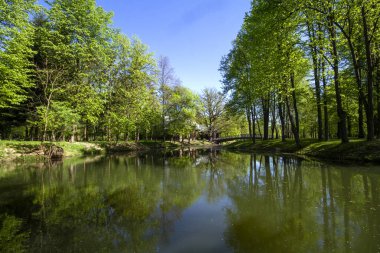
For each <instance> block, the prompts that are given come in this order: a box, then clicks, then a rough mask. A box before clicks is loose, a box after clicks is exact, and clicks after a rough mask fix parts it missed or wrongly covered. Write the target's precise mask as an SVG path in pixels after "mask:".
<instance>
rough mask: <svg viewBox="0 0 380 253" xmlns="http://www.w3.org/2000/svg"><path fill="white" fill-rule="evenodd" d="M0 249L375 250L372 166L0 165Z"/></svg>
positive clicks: (240, 158)
mask: <svg viewBox="0 0 380 253" xmlns="http://www.w3.org/2000/svg"><path fill="white" fill-rule="evenodd" d="M0 221H1V223H2V227H1V230H0V239H1V240H0V251H1V252H22V251H23V250H24V251H26V252H144V253H145V252H218V253H219V252H380V167H378V166H362V165H358V166H355V165H350V164H343V165H339V164H332V165H331V164H326V163H321V162H317V161H310V160H304V159H301V158H295V157H287V156H277V155H260V154H245V153H232V152H228V151H224V150H200V149H198V150H177V151H172V152H167V153H165V154H164V153H160V152H156V153H135V154H130V155H112V156H103V157H102V156H100V157H87V158H80V159H79V158H77V159H65V160H64V161H63V162H48V161H46V162H39V163H37V162H13V163H3V164H2V165H0Z"/></svg>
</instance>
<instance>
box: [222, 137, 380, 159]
mask: <svg viewBox="0 0 380 253" xmlns="http://www.w3.org/2000/svg"><path fill="white" fill-rule="evenodd" d="M224 147H226V148H227V149H235V150H245V151H260V152H275V153H292V154H297V155H306V156H310V157H315V158H319V159H324V160H334V161H358V162H376V163H378V162H380V141H379V140H375V141H371V142H368V141H366V140H364V139H352V140H350V142H349V143H341V141H340V140H331V141H322V142H319V141H317V140H314V139H305V140H302V141H301V147H297V146H296V145H295V143H294V141H293V140H286V142H281V140H268V141H261V140H258V141H257V143H256V144H253V143H252V142H251V141H236V142H232V143H228V144H225V145H224Z"/></svg>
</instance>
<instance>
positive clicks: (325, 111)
mask: <svg viewBox="0 0 380 253" xmlns="http://www.w3.org/2000/svg"><path fill="white" fill-rule="evenodd" d="M325 71H326V68H325V61H324V60H323V59H322V83H323V114H324V130H325V133H324V137H325V138H324V139H325V141H328V140H329V139H330V133H329V132H330V129H329V112H328V108H327V80H326V72H325Z"/></svg>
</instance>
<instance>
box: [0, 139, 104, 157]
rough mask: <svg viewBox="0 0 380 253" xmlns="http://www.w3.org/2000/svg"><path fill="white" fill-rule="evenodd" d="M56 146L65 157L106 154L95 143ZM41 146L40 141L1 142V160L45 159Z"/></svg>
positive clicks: (58, 144)
mask: <svg viewBox="0 0 380 253" xmlns="http://www.w3.org/2000/svg"><path fill="white" fill-rule="evenodd" d="M47 144H50V143H47ZM54 144H55V145H57V146H59V147H61V148H63V150H64V156H65V157H73V156H82V155H87V154H99V153H102V152H104V148H103V147H101V146H100V145H98V144H95V143H86V142H74V143H70V142H54ZM41 145H42V143H41V142H40V141H0V160H12V159H17V158H32V157H36V158H38V157H41V158H43V157H44V152H43V148H42V147H41Z"/></svg>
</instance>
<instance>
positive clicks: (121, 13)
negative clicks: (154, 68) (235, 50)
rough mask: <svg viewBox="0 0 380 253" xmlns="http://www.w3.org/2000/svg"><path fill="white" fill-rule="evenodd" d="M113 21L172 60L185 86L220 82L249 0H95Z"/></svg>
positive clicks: (247, 9)
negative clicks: (223, 61)
mask: <svg viewBox="0 0 380 253" xmlns="http://www.w3.org/2000/svg"><path fill="white" fill-rule="evenodd" d="M97 3H98V5H100V6H102V7H103V8H104V9H105V10H107V11H112V12H114V18H113V20H114V26H115V27H116V28H119V29H121V31H122V32H123V33H124V34H126V35H128V36H132V35H136V36H138V37H139V38H140V39H141V40H142V41H143V42H144V43H145V44H147V45H148V46H149V48H150V51H152V52H154V53H155V56H156V57H157V58H158V56H160V55H163V56H167V57H169V59H170V63H171V65H172V67H173V68H174V69H175V72H176V75H177V76H178V77H179V78H180V79H181V80H182V83H183V85H185V86H187V87H189V88H191V89H192V90H194V91H196V92H200V91H201V90H202V89H203V88H205V87H217V88H219V87H221V84H220V79H221V76H220V74H219V71H218V68H219V63H220V60H221V58H222V56H223V55H225V54H227V53H228V51H229V50H230V48H231V42H232V40H234V38H235V37H236V34H237V32H238V31H239V29H240V26H241V24H242V23H243V18H244V14H245V12H247V11H249V8H250V0H163V1H157V0H97Z"/></svg>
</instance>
